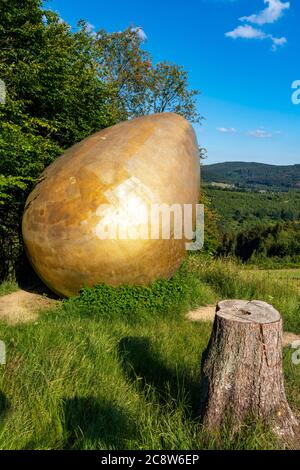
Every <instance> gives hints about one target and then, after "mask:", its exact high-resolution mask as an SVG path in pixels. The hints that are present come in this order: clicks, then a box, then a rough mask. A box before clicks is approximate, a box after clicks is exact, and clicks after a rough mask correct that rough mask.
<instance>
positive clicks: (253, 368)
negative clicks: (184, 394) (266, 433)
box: [201, 300, 299, 441]
mask: <svg viewBox="0 0 300 470" xmlns="http://www.w3.org/2000/svg"><path fill="white" fill-rule="evenodd" d="M201 372H202V375H201V416H202V421H203V424H204V425H205V426H206V427H207V428H208V429H209V430H217V429H218V428H220V427H221V426H222V425H223V424H226V423H227V424H228V419H229V420H230V422H231V423H233V424H234V428H235V429H238V428H239V427H240V425H241V424H242V423H243V422H244V421H245V420H247V419H249V418H250V417H251V418H254V419H260V420H261V421H262V422H264V423H266V424H270V425H271V428H272V430H273V431H274V433H275V434H276V435H277V436H278V437H280V438H281V439H283V440H285V441H291V440H294V439H295V438H296V437H297V438H298V435H299V423H298V421H297V419H296V418H295V416H294V414H293V413H292V411H291V409H290V407H289V405H288V402H287V399H286V396H285V391H284V380H283V370H282V319H281V316H280V314H279V312H278V311H277V310H275V309H274V308H273V307H272V306H271V305H269V304H267V303H265V302H261V301H256V300H253V301H251V302H247V301H244V300H225V301H223V302H219V303H218V304H217V308H216V316H215V321H214V325H213V331H212V335H211V338H210V341H209V344H208V347H207V349H206V351H205V352H204V354H203V356H202V364H201Z"/></svg>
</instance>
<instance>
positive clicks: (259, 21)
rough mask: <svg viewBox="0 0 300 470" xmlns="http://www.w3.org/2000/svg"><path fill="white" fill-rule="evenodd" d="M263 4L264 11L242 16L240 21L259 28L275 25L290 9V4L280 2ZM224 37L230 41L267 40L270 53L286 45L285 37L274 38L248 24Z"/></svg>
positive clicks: (269, 1)
mask: <svg viewBox="0 0 300 470" xmlns="http://www.w3.org/2000/svg"><path fill="white" fill-rule="evenodd" d="M264 2H265V4H267V5H268V6H267V7H266V8H265V9H264V10H262V11H260V12H259V13H257V14H254V15H250V16H243V17H242V18H240V21H242V22H244V23H245V22H246V23H252V24H255V25H259V26H263V25H265V24H270V23H275V22H276V21H277V20H278V19H279V18H280V17H281V16H282V15H283V12H284V10H288V9H289V8H290V2H282V1H280V0H264ZM225 36H227V37H229V38H232V39H238V38H242V39H260V40H263V39H268V40H271V41H272V51H276V50H277V48H278V47H282V46H284V45H285V44H287V38H286V37H284V36H283V37H280V38H277V37H274V36H273V35H272V34H267V33H265V32H264V31H263V30H262V29H261V28H257V27H253V26H252V25H250V24H244V25H239V26H237V27H236V28H235V29H233V30H232V31H229V32H227V33H225Z"/></svg>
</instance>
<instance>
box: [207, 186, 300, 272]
mask: <svg viewBox="0 0 300 470" xmlns="http://www.w3.org/2000/svg"><path fill="white" fill-rule="evenodd" d="M206 193H207V197H209V199H210V201H211V206H212V210H214V211H215V212H216V220H217V228H218V232H216V231H215V232H214V233H215V240H216V244H215V250H214V253H215V255H217V256H233V257H236V258H238V259H239V260H241V261H242V262H245V263H253V264H257V265H265V266H270V267H271V266H272V265H278V264H279V265H290V264H291V265H292V264H300V192H299V191H289V192H286V193H282V192H279V193H254V192H240V191H232V190H215V189H213V190H212V189H208V188H206Z"/></svg>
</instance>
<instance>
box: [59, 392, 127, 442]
mask: <svg viewBox="0 0 300 470" xmlns="http://www.w3.org/2000/svg"><path fill="white" fill-rule="evenodd" d="M64 415H65V433H66V436H67V440H66V442H65V445H64V449H80V448H81V449H82V448H89V449H100V450H101V449H124V448H126V442H127V440H128V439H130V438H132V437H133V435H134V434H135V431H136V429H135V425H134V423H133V420H132V419H131V417H130V416H129V415H128V414H127V413H126V411H125V410H124V409H122V408H121V407H120V406H119V405H117V404H116V403H113V402H108V401H97V400H96V399H95V398H94V397H74V398H71V399H67V400H65V401H64Z"/></svg>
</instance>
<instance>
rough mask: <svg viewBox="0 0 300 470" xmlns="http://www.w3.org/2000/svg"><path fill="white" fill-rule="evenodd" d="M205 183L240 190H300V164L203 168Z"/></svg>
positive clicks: (233, 163)
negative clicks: (230, 186) (227, 185)
mask: <svg viewBox="0 0 300 470" xmlns="http://www.w3.org/2000/svg"><path fill="white" fill-rule="evenodd" d="M202 178H203V181H204V182H205V183H225V184H231V185H234V186H235V187H238V188H249V189H272V190H282V191H285V190H287V189H290V188H299V189H300V164H299V165H289V166H277V165H267V164H264V163H247V162H225V163H217V164H214V165H203V166H202Z"/></svg>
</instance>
